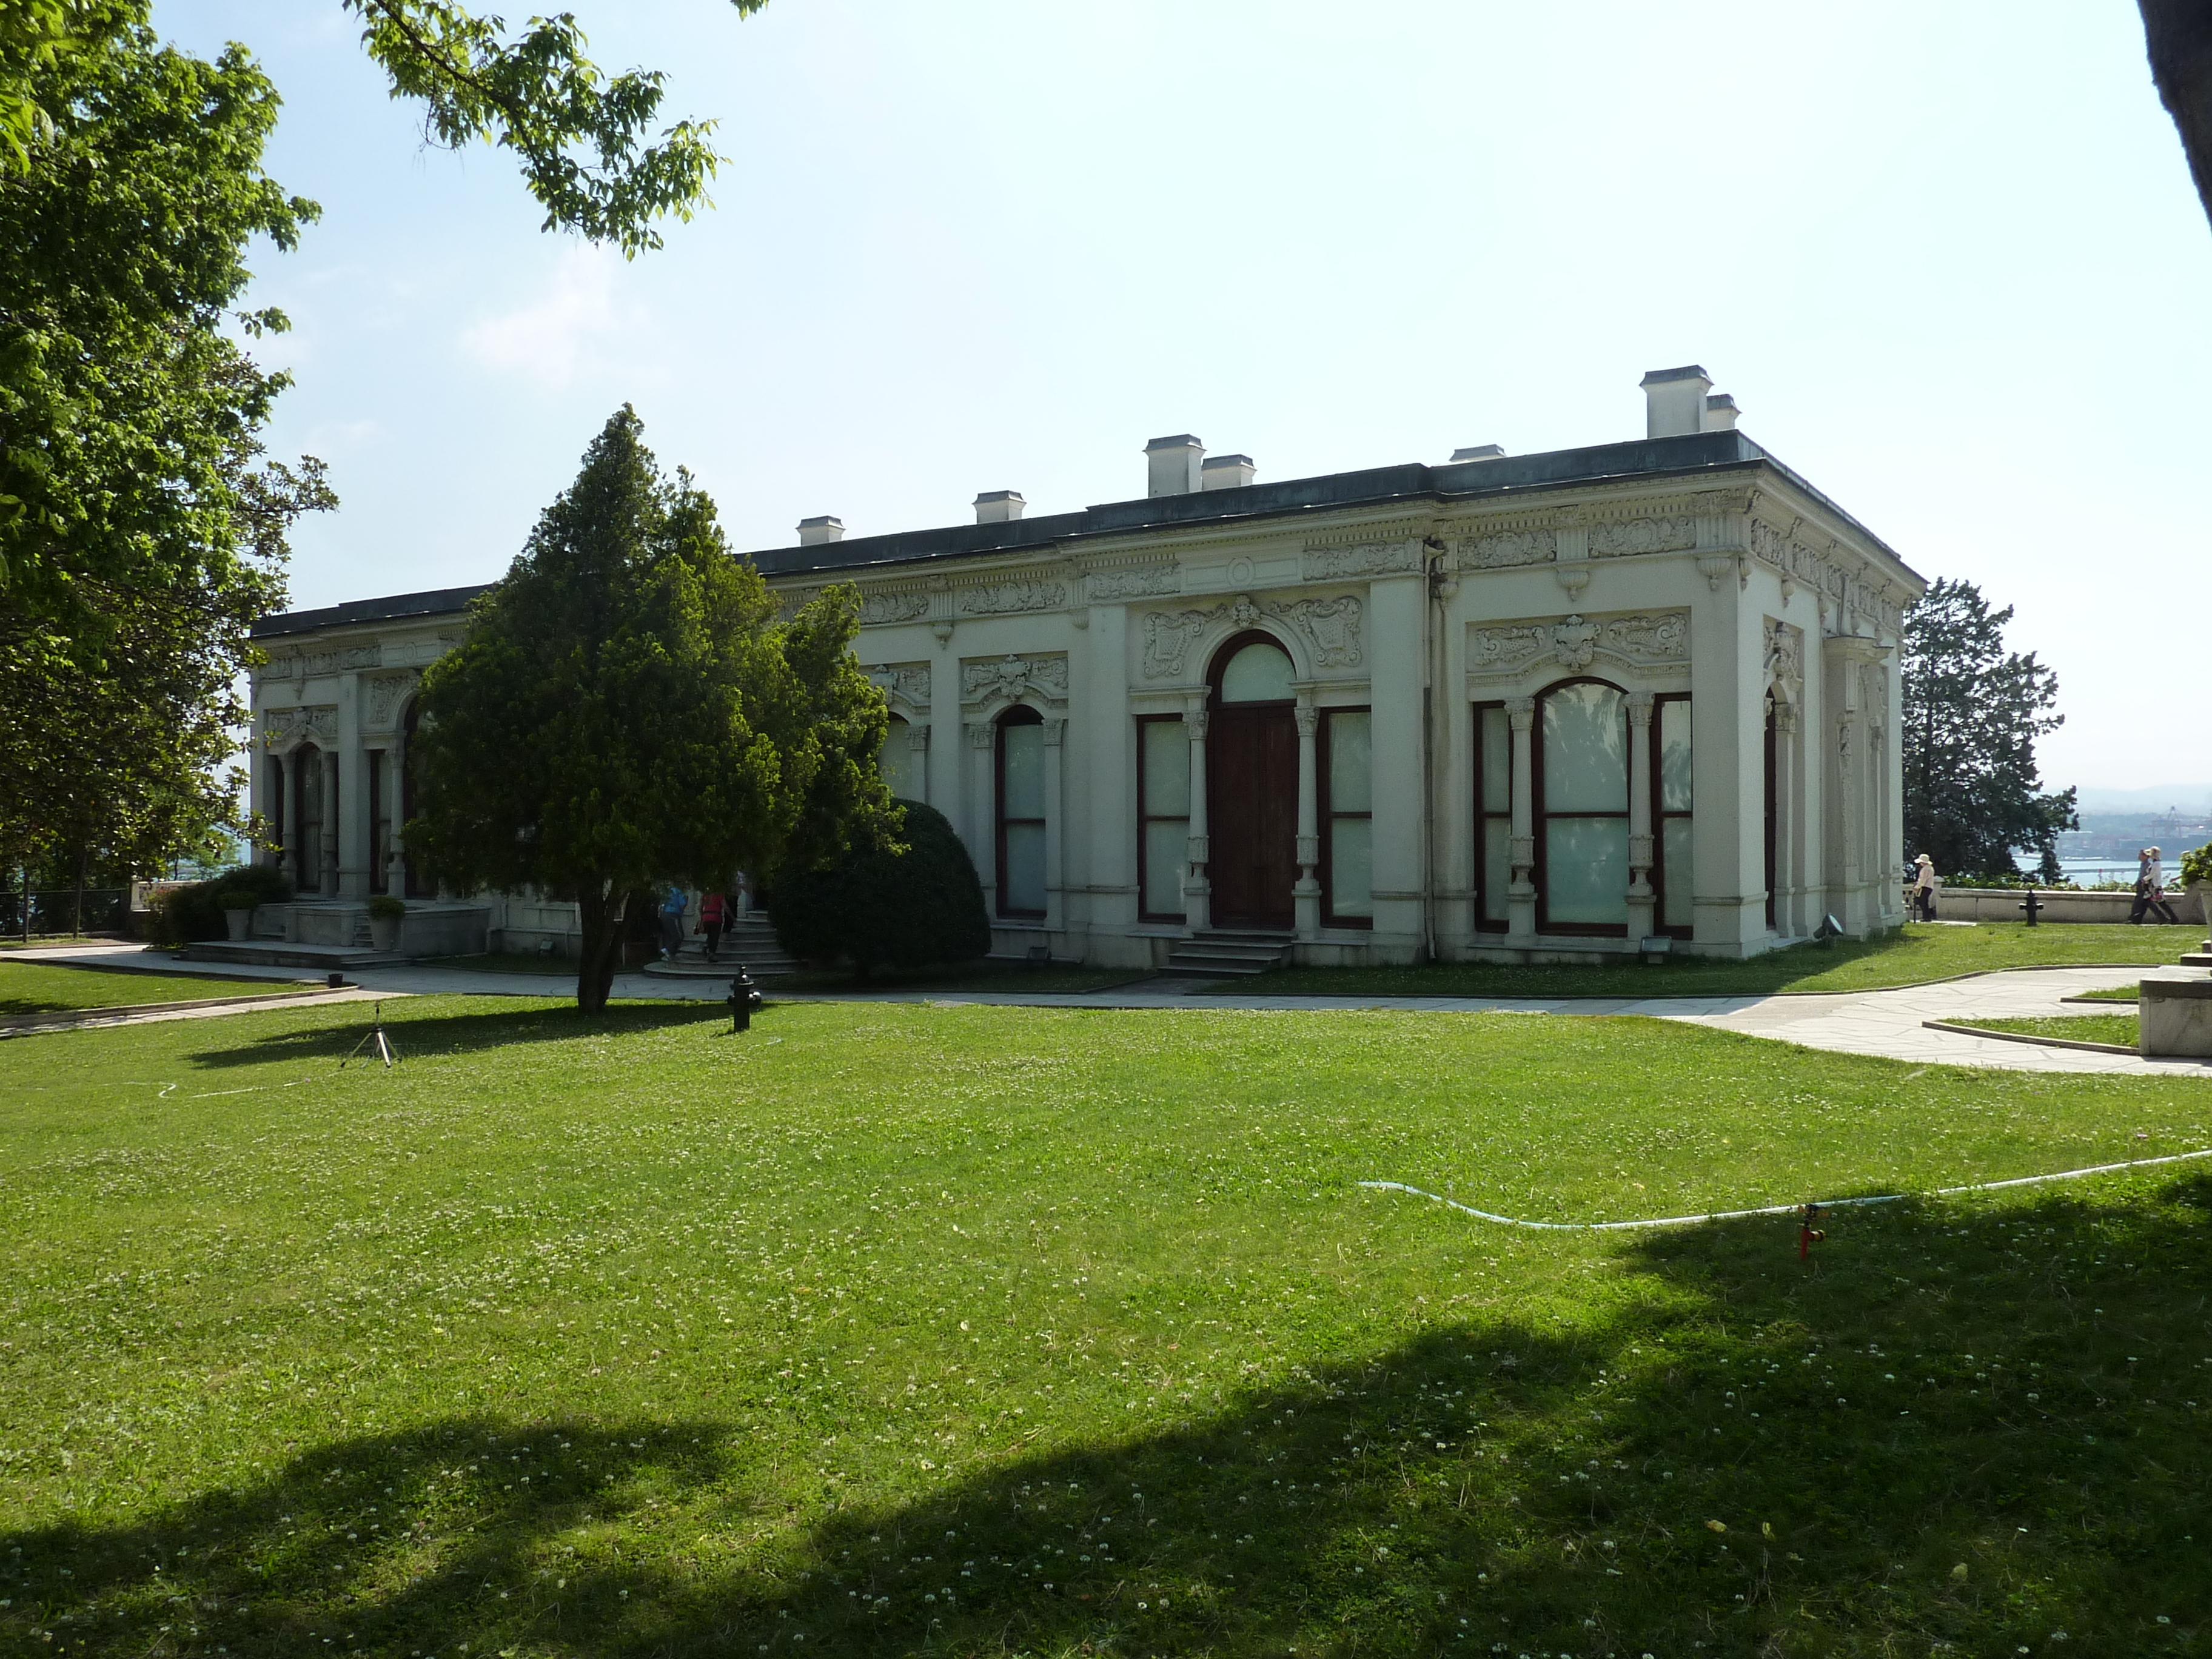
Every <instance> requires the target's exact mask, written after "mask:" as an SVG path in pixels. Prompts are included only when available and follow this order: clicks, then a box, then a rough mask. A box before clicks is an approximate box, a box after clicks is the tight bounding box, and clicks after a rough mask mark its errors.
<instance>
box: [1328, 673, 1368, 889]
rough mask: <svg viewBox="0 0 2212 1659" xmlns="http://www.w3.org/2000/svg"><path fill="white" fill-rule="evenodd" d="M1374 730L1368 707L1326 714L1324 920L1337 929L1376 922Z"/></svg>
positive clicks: (1337, 710) (1333, 709)
mask: <svg viewBox="0 0 2212 1659" xmlns="http://www.w3.org/2000/svg"><path fill="white" fill-rule="evenodd" d="M1374 728H1375V717H1374V715H1372V714H1370V713H1369V712H1368V711H1367V710H1366V709H1364V708H1329V709H1324V710H1323V711H1322V728H1321V729H1322V755H1321V767H1322V781H1323V787H1324V788H1325V790H1326V794H1325V796H1324V799H1323V802H1322V849H1321V857H1322V870H1324V871H1325V872H1327V879H1326V880H1325V881H1324V883H1323V884H1322V904H1323V907H1324V910H1323V917H1322V919H1323V920H1324V921H1328V922H1330V923H1332V924H1334V925H1335V926H1337V927H1372V926H1374V922H1375V896H1374V882H1375V875H1374V872H1375V834H1374V831H1375V765H1374V751H1375V744H1374Z"/></svg>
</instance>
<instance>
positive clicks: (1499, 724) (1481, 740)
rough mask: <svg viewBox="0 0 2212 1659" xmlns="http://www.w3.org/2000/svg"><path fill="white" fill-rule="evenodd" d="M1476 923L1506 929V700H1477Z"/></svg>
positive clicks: (1509, 753)
mask: <svg viewBox="0 0 2212 1659" xmlns="http://www.w3.org/2000/svg"><path fill="white" fill-rule="evenodd" d="M1474 835H1475V840H1474V880H1475V908H1474V925H1475V927H1477V928H1478V929H1480V931H1481V932H1483V933H1504V932H1505V931H1506V928H1507V927H1508V926H1509V924H1510V921H1511V920H1512V918H1511V916H1510V913H1509V912H1508V911H1507V909H1506V890H1507V889H1508V888H1510V886H1511V885H1512V884H1513V728H1512V726H1511V725H1510V723H1509V722H1508V720H1506V718H1505V705H1504V703H1502V702H1479V703H1477V704H1475V706H1474Z"/></svg>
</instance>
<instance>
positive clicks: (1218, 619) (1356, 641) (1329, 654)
mask: <svg viewBox="0 0 2212 1659" xmlns="http://www.w3.org/2000/svg"><path fill="white" fill-rule="evenodd" d="M1366 612H1367V607H1366V604H1365V602H1364V600H1362V599H1360V598H1359V596H1358V594H1356V593H1337V594H1333V595H1327V596H1324V595H1319V594H1316V595H1314V596H1312V597H1310V598H1301V599H1290V600H1283V599H1254V598H1252V597H1251V596H1250V595H1249V594H1244V593H1240V594H1239V595H1237V598H1236V599H1232V600H1231V601H1230V602H1229V603H1228V604H1226V605H1206V606H1201V607H1198V608H1194V609H1192V610H1188V611H1146V612H1145V613H1144V614H1143V615H1142V617H1140V618H1139V619H1138V621H1137V623H1136V626H1137V629H1138V636H1139V639H1140V640H1141V641H1143V644H1144V659H1143V674H1144V678H1146V679H1148V680H1174V679H1181V678H1182V677H1183V665H1184V660H1185V659H1186V658H1187V657H1188V655H1189V653H1190V648H1191V647H1192V646H1193V645H1194V644H1196V643H1197V642H1198V641H1200V640H1201V639H1203V638H1205V637H1206V635H1209V634H1211V633H1213V632H1215V631H1217V630H1218V629H1222V628H1224V627H1230V628H1252V627H1255V626H1257V625H1258V624H1259V623H1260V622H1261V620H1262V619H1263V618H1266V619H1271V620H1273V621H1274V622H1277V623H1282V624H1284V625H1286V626H1287V627H1289V628H1291V629H1293V630H1294V631H1296V632H1297V634H1299V635H1302V636H1303V639H1304V644H1305V645H1306V647H1308V649H1309V650H1310V653H1311V658H1312V662H1313V665H1314V666H1315V667H1316V668H1357V667H1358V666H1360V665H1361V664H1363V663H1364V661H1365V660H1366V654H1365V648H1364V645H1363V643H1362V632H1363V629H1364V625H1365V622H1366Z"/></svg>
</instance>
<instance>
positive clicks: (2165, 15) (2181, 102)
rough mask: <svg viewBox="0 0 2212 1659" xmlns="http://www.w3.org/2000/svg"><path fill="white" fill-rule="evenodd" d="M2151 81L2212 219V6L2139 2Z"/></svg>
mask: <svg viewBox="0 0 2212 1659" xmlns="http://www.w3.org/2000/svg"><path fill="white" fill-rule="evenodd" d="M2139 3H2140V4H2141V6H2142V20H2143V39H2144V44H2145V46H2147V47H2148V50H2149V53H2150V76H2151V79H2152V80H2153V81H2154V82H2157V83H2158V95H2159V99H2160V101H2161V102H2162V103H2164V104H2165V106H2166V111H2167V112H2168V113H2169V114H2171V115H2172V117H2173V125H2175V126H2177V127H2179V129H2180V130H2181V149H2182V153H2183V154H2184V155H2186V156H2187V157H2188V158H2189V172H2190V176H2191V178H2193V179H2196V181H2197V198H2198V199H2199V200H2200V201H2202V202H2203V204H2204V211H2205V213H2206V214H2207V215H2208V216H2212V0H2139Z"/></svg>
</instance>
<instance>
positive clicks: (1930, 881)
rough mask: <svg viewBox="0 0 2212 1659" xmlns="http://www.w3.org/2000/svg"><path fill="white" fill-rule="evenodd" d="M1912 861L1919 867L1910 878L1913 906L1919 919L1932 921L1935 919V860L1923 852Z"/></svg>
mask: <svg viewBox="0 0 2212 1659" xmlns="http://www.w3.org/2000/svg"><path fill="white" fill-rule="evenodd" d="M1913 862H1914V863H1915V864H1916V865H1917V866H1918V868H1919V873H1918V874H1917V875H1916V876H1914V877H1913V878H1912V903H1913V908H1915V909H1916V910H1917V911H1918V912H1919V913H1920V920H1921V921H1935V920H1936V860H1934V859H1931V858H1929V856H1928V854H1925V853H1923V854H1921V855H1920V856H1919V857H1918V858H1917V859H1916V860H1913Z"/></svg>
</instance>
